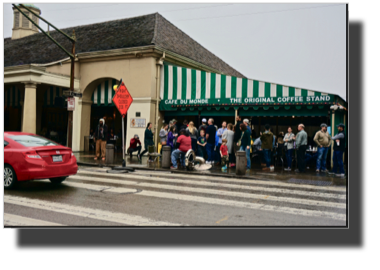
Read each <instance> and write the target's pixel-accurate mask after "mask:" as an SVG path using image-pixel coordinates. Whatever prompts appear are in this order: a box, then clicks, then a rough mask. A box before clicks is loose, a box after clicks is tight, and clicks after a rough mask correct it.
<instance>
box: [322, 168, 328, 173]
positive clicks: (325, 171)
mask: <svg viewBox="0 0 380 270" xmlns="http://www.w3.org/2000/svg"><path fill="white" fill-rule="evenodd" d="M321 172H324V173H328V172H329V171H328V170H327V169H324V170H321Z"/></svg>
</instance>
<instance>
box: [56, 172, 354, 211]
mask: <svg viewBox="0 0 380 270" xmlns="http://www.w3.org/2000/svg"><path fill="white" fill-rule="evenodd" d="M69 179H73V180H81V181H92V182H100V183H107V184H109V183H113V184H120V185H133V186H138V187H146V188H160V189H169V190H175V191H185V192H197V193H203V194H213V195H219V196H231V197H240V198H250V199H266V197H265V196H268V195H261V194H251V193H244V192H235V191H225V190H214V189H205V188H194V187H180V186H173V185H169V184H154V183H145V182H133V181H127V180H114V179H106V180H105V179H102V178H96V177H88V176H79V175H74V176H70V178H69ZM70 183H72V182H70ZM70 183H69V182H68V181H66V182H65V183H63V184H66V185H69V184H70ZM75 185H76V187H81V185H82V186H83V187H84V188H85V187H86V185H87V184H80V183H75ZM115 188H117V187H115ZM99 189H100V187H99ZM267 200H270V201H276V202H285V203H296V204H303V205H311V206H325V207H333V208H340V209H346V204H345V203H335V202H324V201H316V200H307V199H298V198H291V197H277V196H270V198H269V199H267Z"/></svg>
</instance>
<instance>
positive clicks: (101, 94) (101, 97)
mask: <svg viewBox="0 0 380 270" xmlns="http://www.w3.org/2000/svg"><path fill="white" fill-rule="evenodd" d="M104 87H105V82H102V83H101V86H100V103H101V104H104V96H105V93H104V91H105V90H104Z"/></svg>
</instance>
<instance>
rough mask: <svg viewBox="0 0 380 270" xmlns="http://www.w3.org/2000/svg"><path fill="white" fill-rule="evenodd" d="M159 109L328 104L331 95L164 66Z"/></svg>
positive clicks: (330, 101)
mask: <svg viewBox="0 0 380 270" xmlns="http://www.w3.org/2000/svg"><path fill="white" fill-rule="evenodd" d="M160 98H161V102H160V110H161V111H170V110H176V108H178V107H182V108H183V107H200V108H202V107H207V106H222V107H223V106H233V107H236V108H238V107H242V106H252V105H253V106H262V105H265V106H268V105H314V104H319V105H320V104H330V103H332V102H333V101H334V95H330V94H326V93H321V92H317V91H311V90H307V89H302V88H297V87H291V86H286V85H280V84H275V83H269V82H264V81H258V80H251V79H245V78H237V77H233V76H228V75H221V74H216V73H209V72H205V71H201V70H195V69H189V68H183V67H177V66H173V65H168V64H166V63H165V64H164V66H163V68H162V69H161V89H160Z"/></svg>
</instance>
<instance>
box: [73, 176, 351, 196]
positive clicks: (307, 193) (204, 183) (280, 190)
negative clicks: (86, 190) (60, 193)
mask: <svg viewBox="0 0 380 270" xmlns="http://www.w3.org/2000/svg"><path fill="white" fill-rule="evenodd" d="M86 173H87V174H91V175H96V176H101V177H105V176H107V175H105V174H102V173H96V172H86ZM78 176H81V177H82V173H78V174H76V175H73V176H71V177H69V178H68V179H73V177H74V178H75V177H78ZM83 177H89V176H83ZM115 177H118V178H124V179H130V180H132V179H136V180H150V181H155V180H157V181H160V182H166V183H176V184H177V183H178V184H189V185H190V184H192V185H199V186H212V187H218V188H219V187H225V188H238V189H244V190H258V191H264V192H277V193H282V194H295V195H304V196H314V197H321V198H333V199H342V200H345V199H346V195H342V194H335V193H333V194H328V193H327V194H326V193H321V192H315V191H302V190H290V189H286V188H285V189H284V188H271V187H268V188H267V187H254V186H242V185H236V184H224V183H214V182H209V181H192V180H180V179H165V178H159V177H153V176H151V177H148V176H140V175H133V174H129V175H118V176H115ZM110 180H112V179H106V180H103V181H104V182H105V183H106V182H109V181H110ZM207 180H210V178H208V179H207ZM123 182H125V181H124V180H123V181H122V182H121V183H123ZM244 183H245V184H247V182H244ZM293 187H294V186H293Z"/></svg>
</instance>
